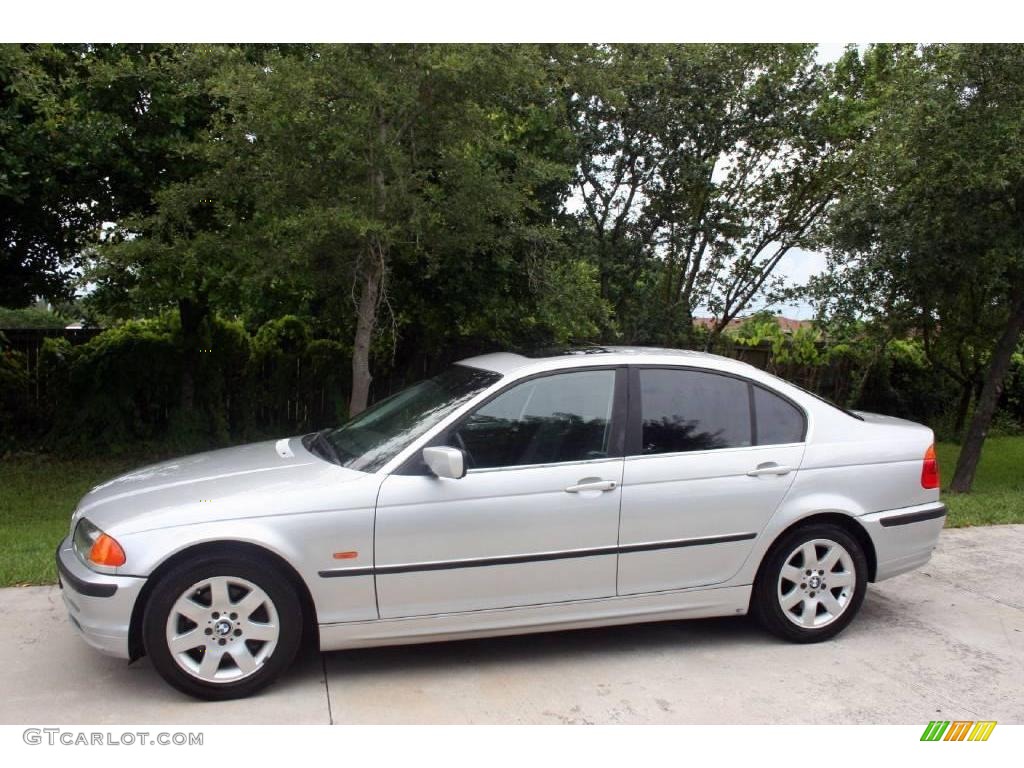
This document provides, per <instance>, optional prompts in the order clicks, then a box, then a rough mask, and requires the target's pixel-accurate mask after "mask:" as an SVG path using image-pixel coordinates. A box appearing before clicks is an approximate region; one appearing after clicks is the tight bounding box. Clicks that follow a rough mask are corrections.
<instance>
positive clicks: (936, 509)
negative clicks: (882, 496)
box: [857, 501, 946, 581]
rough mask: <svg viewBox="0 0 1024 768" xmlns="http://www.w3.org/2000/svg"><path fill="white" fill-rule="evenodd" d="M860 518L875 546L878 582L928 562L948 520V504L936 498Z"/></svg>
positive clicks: (876, 578) (876, 579)
mask: <svg viewBox="0 0 1024 768" xmlns="http://www.w3.org/2000/svg"><path fill="white" fill-rule="evenodd" d="M857 519H858V520H859V521H860V522H861V524H862V525H863V526H864V529H865V530H866V531H867V532H868V535H869V536H870V537H871V542H872V543H873V544H874V546H875V555H876V560H877V568H876V569H875V581H882V580H883V579H889V578H892V577H893V576H898V575H899V574H901V573H906V572H907V571H912V570H914V569H915V568H919V567H920V566H922V565H924V564H925V563H927V562H928V560H929V559H930V558H931V556H932V550H934V549H935V545H936V544H938V542H939V533H940V532H941V531H942V526H943V525H945V523H946V505H945V504H942V503H941V502H937V501H936V502H931V503H929V504H921V505H918V506H916V507H904V508H902V509H890V510H886V511H884V512H872V513H871V514H869V515H861V516H860V517H858V518H857Z"/></svg>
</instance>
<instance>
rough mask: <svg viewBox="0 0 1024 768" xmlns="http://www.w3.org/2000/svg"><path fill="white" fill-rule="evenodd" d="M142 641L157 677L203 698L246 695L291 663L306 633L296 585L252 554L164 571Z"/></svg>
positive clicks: (149, 608) (148, 609) (204, 560)
mask: <svg viewBox="0 0 1024 768" xmlns="http://www.w3.org/2000/svg"><path fill="white" fill-rule="evenodd" d="M142 631H143V641H144V643H145V646H146V653H147V654H148V655H149V657H150V659H151V660H152V662H153V666H154V667H156V669H157V671H158V672H159V673H160V675H161V676H162V677H163V678H164V679H165V680H166V681H167V682H168V683H170V684H171V685H173V686H174V687H175V688H177V689H178V690H180V691H183V692H184V693H187V694H190V695H192V696H196V697H199V698H203V699H234V698H241V697H243V696H249V695H250V694H252V693H255V692H256V691H258V690H260V689H261V688H263V687H265V686H266V685H269V684H270V683H271V682H273V680H274V679H275V678H276V677H277V676H278V675H279V674H281V672H283V671H284V670H285V669H287V667H288V666H289V665H290V664H291V662H292V660H293V659H294V658H295V653H296V651H297V650H298V647H299V642H300V640H301V637H302V610H301V608H300V606H299V599H298V596H297V595H296V593H295V589H294V587H293V586H292V585H291V583H289V581H288V579H287V578H285V577H284V576H282V575H281V574H279V573H278V572H277V571H276V570H275V569H273V568H271V567H268V565H267V564H266V563H262V562H260V561H258V560H256V559H252V558H248V557H224V556H209V557H206V558H202V559H199V560H198V561H196V562H192V563H188V564H186V565H184V566H182V567H180V568H177V569H175V570H173V571H171V572H170V573H168V574H167V575H165V576H164V577H163V578H162V579H161V580H160V582H159V583H158V584H157V585H156V587H155V589H154V591H153V594H152V595H151V596H150V599H149V602H148V603H147V606H146V612H145V615H144V618H143V628H142Z"/></svg>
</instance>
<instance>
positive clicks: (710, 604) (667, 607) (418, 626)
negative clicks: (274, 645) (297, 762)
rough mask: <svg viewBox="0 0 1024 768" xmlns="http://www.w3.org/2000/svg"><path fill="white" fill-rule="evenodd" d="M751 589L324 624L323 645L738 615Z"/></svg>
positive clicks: (331, 647)
mask: <svg viewBox="0 0 1024 768" xmlns="http://www.w3.org/2000/svg"><path fill="white" fill-rule="evenodd" d="M750 591H751V587H750V585H747V586H742V587H718V588H712V589H686V590H674V591H671V592H653V593H647V594H643V595H626V596H623V597H603V598H597V599H593V600H574V601H571V602H565V603H545V604H543V605H531V606H525V607H520V608H496V609H490V610H482V611H467V612H465V613H446V614H439V615H433V616H413V617H409V618H402V619H376V620H373V621H352V622H344V623H340V624H321V625H320V649H321V650H323V651H337V650H342V649H345V648H370V647H373V646H379V645H407V644H411V643H432V642H437V641H441V640H464V639H468V638H474V637H497V636H500V635H524V634H528V633H531V632H558V631H561V630H565V629H584V628H586V627H603V626H611V625H613V624H633V623H639V622H644V621H666V620H671V619H704V618H710V617H713V616H740V615H743V614H745V613H746V612H747V607H748V606H749V605H750Z"/></svg>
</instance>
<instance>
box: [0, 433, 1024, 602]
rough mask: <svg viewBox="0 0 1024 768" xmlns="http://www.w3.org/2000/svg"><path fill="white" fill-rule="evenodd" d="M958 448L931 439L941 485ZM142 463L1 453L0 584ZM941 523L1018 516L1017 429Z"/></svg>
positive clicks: (1022, 457)
mask: <svg viewBox="0 0 1024 768" xmlns="http://www.w3.org/2000/svg"><path fill="white" fill-rule="evenodd" d="M958 451H959V448H958V447H957V446H956V445H952V444H949V443H941V444H939V446H938V453H939V467H940V469H941V471H942V480H943V487H945V485H946V484H948V482H949V481H950V480H951V479H952V477H953V468H954V467H955V466H956V457H957V453H958ZM143 463H146V462H145V460H144V459H134V460H132V459H54V458H46V457H30V458H14V459H3V460H2V461H0V552H3V557H0V586H3V587H7V586H12V585H15V584H49V583H52V582H54V581H56V578H57V574H56V570H55V568H54V564H53V552H54V549H56V547H57V542H59V541H60V540H61V539H62V538H63V537H64V535H65V534H66V532H67V529H68V520H69V518H70V517H71V512H72V511H73V510H74V508H75V504H76V503H78V500H79V499H80V498H81V497H82V496H83V495H84V494H85V493H86V491H88V490H89V489H90V488H91V487H92V486H94V485H96V484H97V483H99V482H102V481H103V480H106V479H108V478H110V477H113V476H114V475H116V474H119V473H121V472H124V471H125V470H127V469H130V468H131V467H133V466H138V465H141V464H143ZM943 499H944V500H945V502H946V504H947V505H948V507H949V518H948V520H947V523H946V525H948V526H950V527H957V528H958V527H961V526H965V525H992V524H994V523H1024V437H993V438H990V439H989V440H987V441H986V443H985V450H984V453H983V454H982V459H981V466H980V467H979V468H978V475H977V478H976V479H975V482H974V491H973V492H972V493H970V494H967V495H963V496H954V495H951V494H943Z"/></svg>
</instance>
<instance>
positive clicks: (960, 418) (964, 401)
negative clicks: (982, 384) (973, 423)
mask: <svg viewBox="0 0 1024 768" xmlns="http://www.w3.org/2000/svg"><path fill="white" fill-rule="evenodd" d="M973 398H974V380H973V379H968V380H967V381H965V382H964V383H963V384H961V385H960V400H959V402H957V405H956V422H955V423H954V424H953V434H954V435H956V439H957V440H959V439H960V438H961V437H963V434H964V424H966V423H967V411H969V410H970V409H971V400H972V399H973Z"/></svg>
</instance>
